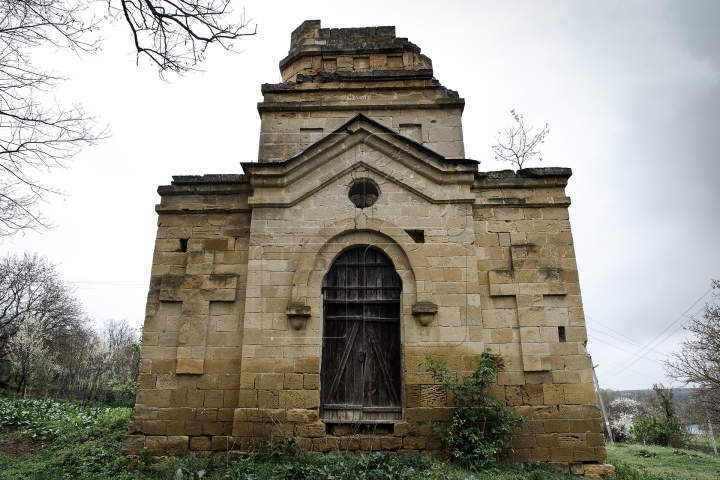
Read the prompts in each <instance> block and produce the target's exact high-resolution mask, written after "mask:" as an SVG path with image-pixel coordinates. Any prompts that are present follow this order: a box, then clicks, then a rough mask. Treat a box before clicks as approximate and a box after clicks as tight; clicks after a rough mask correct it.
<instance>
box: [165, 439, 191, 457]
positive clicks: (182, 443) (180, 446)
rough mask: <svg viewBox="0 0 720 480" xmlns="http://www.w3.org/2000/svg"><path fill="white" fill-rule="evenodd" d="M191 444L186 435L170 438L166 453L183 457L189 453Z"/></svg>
mask: <svg viewBox="0 0 720 480" xmlns="http://www.w3.org/2000/svg"><path fill="white" fill-rule="evenodd" d="M189 442H190V439H189V437H187V436H184V435H173V436H168V437H167V443H166V446H165V452H166V453H167V454H168V455H182V454H184V453H187V450H188V446H189Z"/></svg>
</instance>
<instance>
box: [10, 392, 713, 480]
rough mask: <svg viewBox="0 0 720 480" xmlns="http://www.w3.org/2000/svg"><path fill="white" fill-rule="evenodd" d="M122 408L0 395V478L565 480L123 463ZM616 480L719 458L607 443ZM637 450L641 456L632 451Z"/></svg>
mask: <svg viewBox="0 0 720 480" xmlns="http://www.w3.org/2000/svg"><path fill="white" fill-rule="evenodd" d="M129 421H130V409H129V408H123V407H106V406H98V405H84V404H80V403H71V402H68V403H57V402H52V401H48V400H23V399H8V398H0V422H2V429H1V430H0V480H4V479H13V480H14V479H18V478H24V479H31V480H32V479H38V480H40V479H42V480H47V479H121V480H122V479H137V480H145V479H169V480H181V479H192V480H196V479H197V480H199V479H200V478H202V479H208V480H219V479H240V480H266V479H267V480H270V479H273V480H274V479H283V478H285V479H333V480H340V479H342V480H354V479H363V480H376V479H377V480H379V479H397V480H429V479H442V480H460V479H467V480H470V479H473V480H490V479H493V480H495V479H497V480H511V479H512V480H568V479H570V478H576V477H569V476H565V475H560V474H558V473H555V472H552V471H549V470H547V469H546V468H545V467H544V466H542V465H529V464H507V463H503V464H497V465H495V466H492V467H490V468H487V469H485V470H483V471H480V472H469V471H467V470H463V469H461V468H459V467H457V466H456V465H455V464H452V463H446V462H443V461H441V460H437V459H432V458H428V457H423V456H420V455H407V456H399V457H394V456H391V455H388V454H382V453H375V454H371V455H339V454H327V455H316V454H298V453H293V452H291V451H289V450H288V449H287V448H274V449H272V450H268V451H266V452H260V453H257V454H254V455H252V456H249V457H246V458H242V459H240V460H238V461H236V462H233V463H229V464H228V463H226V461H225V458H224V457H222V456H215V457H210V458H193V457H190V456H184V457H178V458H170V459H166V460H164V461H162V462H153V461H152V460H151V454H149V453H146V454H145V455H144V457H145V458H144V460H141V461H140V462H129V461H128V460H127V458H126V457H125V456H124V455H123V454H122V452H121V451H120V446H121V441H122V438H123V436H124V435H125V432H126V431H127V427H128V422H129ZM608 452H609V455H610V458H609V461H610V463H612V464H614V465H616V466H618V467H619V468H618V477H617V480H660V479H663V480H670V479H706V478H707V479H710V478H712V479H715V478H720V460H719V459H717V458H716V457H714V456H711V455H705V454H702V453H697V452H689V451H686V450H680V451H678V452H679V453H675V450H673V449H671V448H662V447H642V446H638V445H617V446H610V447H609V448H608ZM638 453H641V456H638V455H637V454H638Z"/></svg>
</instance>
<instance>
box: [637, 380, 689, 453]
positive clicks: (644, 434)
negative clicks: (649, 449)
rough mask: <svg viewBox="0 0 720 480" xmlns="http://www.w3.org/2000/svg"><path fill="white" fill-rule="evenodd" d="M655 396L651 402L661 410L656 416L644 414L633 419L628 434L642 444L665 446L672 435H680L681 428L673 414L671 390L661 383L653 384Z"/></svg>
mask: <svg viewBox="0 0 720 480" xmlns="http://www.w3.org/2000/svg"><path fill="white" fill-rule="evenodd" d="M653 390H655V395H656V397H655V398H654V399H651V402H653V403H655V404H657V407H658V408H659V411H660V412H661V413H660V414H659V415H657V416H653V415H644V416H641V417H639V418H637V419H636V420H635V424H634V425H633V427H632V428H631V429H630V434H631V435H632V436H633V437H634V438H635V440H636V441H638V442H642V443H643V444H648V443H649V444H651V445H661V446H666V445H667V444H668V442H669V441H670V437H672V436H673V435H682V434H683V430H682V427H681V426H680V422H678V420H677V418H676V415H675V398H674V396H673V393H672V390H669V389H666V388H664V387H663V386H662V385H660V386H657V385H655V386H653Z"/></svg>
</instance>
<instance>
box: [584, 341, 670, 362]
mask: <svg viewBox="0 0 720 480" xmlns="http://www.w3.org/2000/svg"><path fill="white" fill-rule="evenodd" d="M588 337H590V338H592V339H594V340H597V341H598V342H602V343H604V344H606V345H610V346H611V347H613V348H617V349H618V350H620V351H623V352H625V353H629V354H630V355H633V353H632V352H630V351H628V350H625V349H624V348H620V347H618V346H617V345H613V344H612V343H610V342H606V341H605V340H601V339H599V338H597V337H593V336H592V335H588ZM646 360H650V361H652V362H657V363H661V362H660V361H658V360H653V359H652V358H648V359H646Z"/></svg>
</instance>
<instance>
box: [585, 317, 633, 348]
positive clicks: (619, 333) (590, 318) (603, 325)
mask: <svg viewBox="0 0 720 480" xmlns="http://www.w3.org/2000/svg"><path fill="white" fill-rule="evenodd" d="M585 318H587V319H589V320H592V321H593V322H595V323H597V324H598V325H600V326H601V327H604V328H607V329H608V330H610V331H611V332H615V333H617V334H618V335H620V336H621V337H625V338H627V339H628V340H632V341H633V342H635V343H636V344H637V345H639V346H642V344H641V343H640V342H638V341H636V340H634V339H632V338H630V337H628V336H627V335H625V334H623V333H621V332H618V331H617V330H613V329H612V328H610V327H608V326H607V325H605V324H604V323H602V322H600V321H598V320H595V319H594V318H592V317H589V316H588V315H585ZM588 328H590V327H588ZM593 330H595V329H593ZM606 335H607V334H606Z"/></svg>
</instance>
